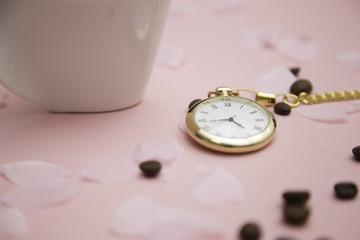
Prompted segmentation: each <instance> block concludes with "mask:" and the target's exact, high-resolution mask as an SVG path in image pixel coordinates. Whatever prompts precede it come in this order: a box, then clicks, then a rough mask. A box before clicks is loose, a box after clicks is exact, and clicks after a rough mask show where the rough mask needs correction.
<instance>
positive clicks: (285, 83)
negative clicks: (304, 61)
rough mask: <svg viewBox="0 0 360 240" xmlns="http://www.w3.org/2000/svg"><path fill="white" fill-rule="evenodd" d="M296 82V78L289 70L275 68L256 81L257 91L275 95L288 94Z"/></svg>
mask: <svg viewBox="0 0 360 240" xmlns="http://www.w3.org/2000/svg"><path fill="white" fill-rule="evenodd" d="M295 81H296V76H295V75H294V74H293V73H292V72H291V71H290V70H289V69H288V68H284V67H275V68H273V69H271V70H270V71H269V72H267V73H266V74H265V75H263V76H262V77H260V78H259V79H258V80H257V81H256V83H255V89H256V90H257V91H262V92H269V93H273V94H280V93H288V92H289V91H290V87H291V84H293V83H294V82H295Z"/></svg>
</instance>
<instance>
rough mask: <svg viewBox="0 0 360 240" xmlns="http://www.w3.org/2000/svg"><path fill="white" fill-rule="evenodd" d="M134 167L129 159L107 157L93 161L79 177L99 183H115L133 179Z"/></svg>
mask: <svg viewBox="0 0 360 240" xmlns="http://www.w3.org/2000/svg"><path fill="white" fill-rule="evenodd" d="M134 166H135V164H134V163H133V161H131V158H130V157H129V158H128V159H127V158H119V157H111V158H110V157H108V158H103V159H99V160H96V161H94V162H93V163H92V164H91V165H90V166H88V167H87V168H86V169H85V170H84V171H83V172H82V174H81V175H82V176H83V177H86V178H88V179H91V180H94V181H98V182H101V183H109V182H116V181H121V180H127V179H130V178H131V177H133V176H134V174H135V171H134Z"/></svg>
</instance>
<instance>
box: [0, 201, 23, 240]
mask: <svg viewBox="0 0 360 240" xmlns="http://www.w3.org/2000/svg"><path fill="white" fill-rule="evenodd" d="M27 233H28V228H27V223H26V220H25V218H24V216H23V214H22V213H21V212H20V211H19V209H17V208H14V207H2V206H0V239H11V237H25V236H26V235H27Z"/></svg>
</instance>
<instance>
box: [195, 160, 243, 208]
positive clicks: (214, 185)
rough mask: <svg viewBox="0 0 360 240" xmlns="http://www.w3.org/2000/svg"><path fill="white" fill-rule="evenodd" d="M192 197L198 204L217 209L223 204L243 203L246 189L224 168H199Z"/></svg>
mask: <svg viewBox="0 0 360 240" xmlns="http://www.w3.org/2000/svg"><path fill="white" fill-rule="evenodd" d="M191 196H192V197H193V198H194V200H195V201H196V202H198V203H200V204H202V205H204V206H206V207H210V208H215V207H219V206H220V205H222V204H223V203H231V204H239V203H241V202H242V200H243V199H244V189H243V186H242V184H241V183H240V182H239V181H238V179H236V178H235V177H234V176H233V175H231V174H230V173H229V172H227V171H226V170H224V169H222V168H216V169H213V168H203V167H199V168H198V169H197V170H196V173H195V179H194V181H193V183H192V187H191Z"/></svg>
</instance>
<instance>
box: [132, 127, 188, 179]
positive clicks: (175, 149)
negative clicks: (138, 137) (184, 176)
mask: <svg viewBox="0 0 360 240" xmlns="http://www.w3.org/2000/svg"><path fill="white" fill-rule="evenodd" d="M133 158H134V160H135V161H136V162H137V163H142V162H145V161H149V160H156V161H159V162H160V163H161V165H162V167H161V171H160V174H159V176H158V179H160V180H162V181H169V180H171V179H173V178H175V177H176V176H177V175H179V174H180V173H181V171H182V170H183V168H184V165H185V159H184V149H183V148H182V147H181V146H180V145H179V143H178V142H177V140H176V139H175V138H173V137H172V136H171V135H169V134H167V133H163V132H158V131H156V132H153V133H151V134H149V135H147V136H146V137H145V138H144V139H143V140H142V141H141V142H140V143H139V144H138V146H137V147H136V149H135V151H134V154H133ZM137 169H139V168H138V167H137ZM139 171H140V170H138V172H139Z"/></svg>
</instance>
